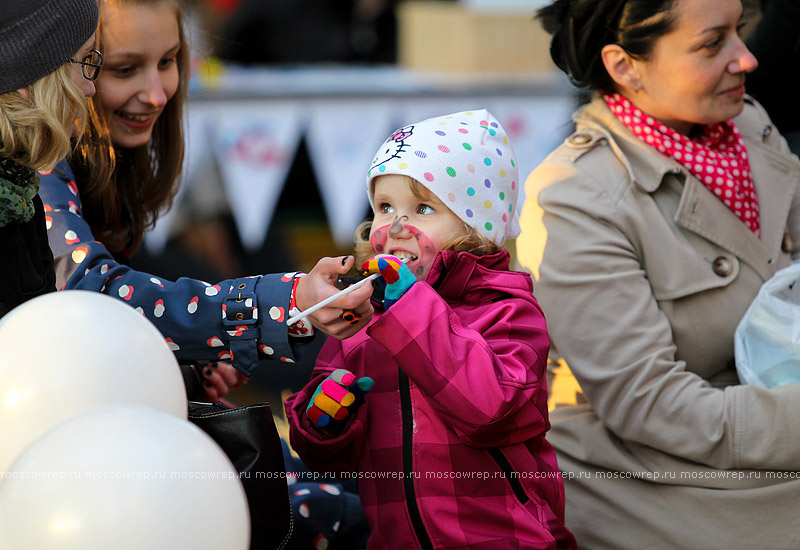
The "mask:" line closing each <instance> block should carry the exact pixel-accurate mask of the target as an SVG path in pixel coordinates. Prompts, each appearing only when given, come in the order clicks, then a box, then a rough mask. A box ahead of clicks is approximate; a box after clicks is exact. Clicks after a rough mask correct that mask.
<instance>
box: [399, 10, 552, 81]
mask: <svg viewBox="0 0 800 550" xmlns="http://www.w3.org/2000/svg"><path fill="white" fill-rule="evenodd" d="M534 15H535V14H534V13H533V12H527V11H522V12H516V11H512V12H509V11H507V10H504V11H498V12H489V11H485V10H481V11H471V10H469V9H468V8H466V7H464V6H463V5H462V4H460V3H458V2H435V1H427V2H426V1H414V0H408V1H406V2H403V3H401V4H399V5H398V7H397V21H398V61H399V63H400V65H402V66H404V67H408V68H412V69H429V70H435V71H445V72H467V73H471V72H490V73H491V72H529V71H546V70H552V69H554V68H555V65H554V64H553V62H552V60H551V59H550V35H549V34H547V33H546V32H545V31H544V29H542V26H541V24H540V23H539V22H538V21H536V20H535V19H534Z"/></svg>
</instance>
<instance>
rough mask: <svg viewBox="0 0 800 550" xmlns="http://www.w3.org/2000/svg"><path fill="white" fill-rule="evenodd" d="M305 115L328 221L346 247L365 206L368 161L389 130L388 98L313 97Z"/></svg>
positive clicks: (338, 242) (366, 200)
mask: <svg viewBox="0 0 800 550" xmlns="http://www.w3.org/2000/svg"><path fill="white" fill-rule="evenodd" d="M310 117H311V118H310V120H309V127H308V133H307V134H306V145H307V146H308V153H309V156H310V157H311V164H312V165H313V167H314V174H315V175H316V178H317V183H318V185H319V189H320V195H321V196H322V200H323V202H324V204H325V212H326V213H327V215H328V220H329V222H328V224H329V226H330V229H331V233H332V234H333V239H334V241H335V242H336V244H337V245H338V246H340V247H342V248H350V247H351V246H352V244H353V235H354V233H355V229H356V227H358V224H360V223H361V222H362V221H364V216H365V214H366V213H367V212H368V211H369V200H368V199H367V191H366V183H365V182H366V177H367V171H368V170H369V167H370V162H371V161H372V157H373V155H374V154H375V151H377V150H378V147H379V146H380V144H381V143H382V142H383V140H384V139H386V138H387V137H389V134H391V131H392V130H393V127H392V107H391V103H389V102H388V101H375V102H367V103H365V102H364V101H336V102H330V101H326V102H319V103H316V104H314V105H313V107H312V108H311V112H310ZM365 121H366V123H365Z"/></svg>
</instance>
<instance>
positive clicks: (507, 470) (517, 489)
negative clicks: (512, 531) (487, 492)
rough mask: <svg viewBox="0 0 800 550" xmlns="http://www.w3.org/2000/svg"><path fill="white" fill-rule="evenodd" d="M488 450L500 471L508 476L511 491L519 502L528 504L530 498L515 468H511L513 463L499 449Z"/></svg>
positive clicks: (490, 448)
mask: <svg viewBox="0 0 800 550" xmlns="http://www.w3.org/2000/svg"><path fill="white" fill-rule="evenodd" d="M486 450H487V451H489V454H490V455H491V457H492V458H493V459H494V461H495V462H497V465H498V466H500V469H501V470H503V474H504V475H505V476H506V479H507V480H508V484H509V485H511V490H512V491H514V494H515V495H516V497H517V500H519V502H520V503H521V504H526V503H527V502H528V501H529V500H530V498H528V495H527V494H525V489H523V488H522V483H520V482H519V479H518V476H517V475H516V472H514V468H512V467H511V463H510V462H509V461H508V459H507V458H506V457H505V455H504V454H503V453H502V452H501V451H500V449H499V448H497V447H489V448H487V449H486Z"/></svg>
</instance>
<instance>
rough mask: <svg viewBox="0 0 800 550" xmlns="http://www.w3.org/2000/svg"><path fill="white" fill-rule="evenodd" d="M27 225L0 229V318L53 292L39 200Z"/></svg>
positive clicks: (51, 266) (53, 273) (51, 270)
mask: <svg viewBox="0 0 800 550" xmlns="http://www.w3.org/2000/svg"><path fill="white" fill-rule="evenodd" d="M33 203H34V207H35V208H36V213H35V214H34V216H33V218H31V220H30V221H27V222H23V223H13V224H9V225H6V226H2V227H0V317H2V316H3V315H5V314H6V313H8V312H9V311H10V310H11V309H13V308H14V307H16V306H18V305H19V304H21V303H22V302H24V301H26V300H30V299H31V298H35V297H36V296H39V295H40V294H45V293H47V292H53V291H54V290H55V289H56V274H55V271H54V270H53V253H52V252H50V246H49V244H48V242H47V229H46V225H45V223H46V222H45V213H44V207H43V206H42V199H40V198H39V196H38V195H37V196H36V197H34V199H33Z"/></svg>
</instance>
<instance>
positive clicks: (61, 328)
mask: <svg viewBox="0 0 800 550" xmlns="http://www.w3.org/2000/svg"><path fill="white" fill-rule="evenodd" d="M105 404H133V405H145V406H148V407H153V408H156V409H159V410H162V411H164V412H168V413H171V414H174V415H176V416H179V417H181V418H183V419H186V418H187V403H186V388H185V385H184V382H183V377H182V376H181V373H180V369H179V367H178V363H177V361H176V359H175V356H174V354H173V353H172V351H171V350H170V349H169V346H168V345H167V343H166V341H165V339H164V337H163V336H162V335H161V333H160V332H159V331H158V329H156V328H155V326H154V325H153V324H152V323H150V321H148V320H147V319H145V318H144V317H143V316H142V315H140V314H138V313H137V312H136V311H135V310H134V309H133V308H132V307H130V306H128V305H127V304H125V303H123V302H121V301H119V300H117V299H115V298H111V297H109V296H105V295H103V294H100V293H98V292H88V291H82V290H68V291H64V292H54V293H51V294H46V295H44V296H40V297H38V298H35V299H33V300H30V301H28V302H26V303H24V304H22V305H21V306H19V307H17V308H16V309H14V310H12V311H11V312H10V313H8V314H7V315H6V316H5V317H3V319H2V320H0V434H3V438H2V444H0V472H4V471H6V470H7V469H8V467H9V465H10V464H11V462H12V461H13V460H14V459H15V458H16V457H17V455H19V453H20V452H22V450H23V449H24V448H25V447H26V446H27V445H28V444H29V443H30V442H32V441H33V440H35V439H36V438H38V437H39V436H40V435H41V434H43V433H44V432H45V430H47V429H48V428H50V427H51V426H53V425H54V424H56V423H57V422H60V421H62V420H64V419H66V418H67V417H69V416H70V415H73V414H76V413H80V412H83V411H87V410H89V409H91V408H94V407H97V406H98V405H105Z"/></svg>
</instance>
